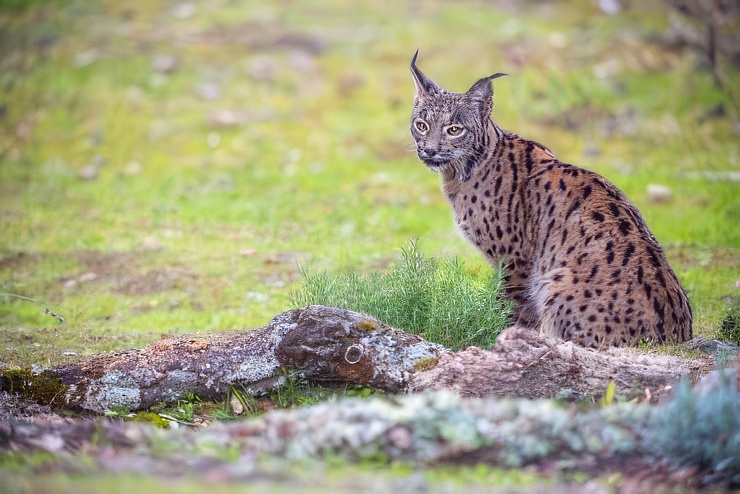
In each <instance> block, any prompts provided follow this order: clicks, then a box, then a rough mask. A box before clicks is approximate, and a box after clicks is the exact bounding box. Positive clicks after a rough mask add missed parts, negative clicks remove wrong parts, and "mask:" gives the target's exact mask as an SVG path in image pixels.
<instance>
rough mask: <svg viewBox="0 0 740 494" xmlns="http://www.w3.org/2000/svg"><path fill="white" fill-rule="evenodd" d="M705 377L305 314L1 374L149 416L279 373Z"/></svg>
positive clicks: (426, 378) (559, 350)
mask: <svg viewBox="0 0 740 494" xmlns="http://www.w3.org/2000/svg"><path fill="white" fill-rule="evenodd" d="M709 367H710V366H709V361H708V360H707V359H701V360H691V359H685V358H680V357H674V356H666V355H653V354H646V353H642V352H639V351H637V350H634V349H632V350H624V349H610V350H607V351H603V352H598V351H594V350H589V349H585V348H581V347H578V346H575V345H573V344H572V343H568V342H556V341H549V340H546V339H543V338H542V337H541V336H540V335H538V334H536V333H535V332H532V331H529V330H521V329H516V328H512V329H509V330H507V331H505V332H504V333H502V335H501V336H500V337H499V340H498V342H497V343H496V346H495V347H494V348H493V350H491V351H487V350H482V349H479V348H474V347H471V348H469V349H467V350H464V351H461V352H457V353H452V352H450V351H449V350H447V349H445V348H444V347H442V346H440V345H437V344H434V343H431V342H428V341H426V340H424V339H423V338H421V337H419V336H416V335H412V334H409V333H406V332H404V331H401V330H399V329H395V328H392V327H389V326H387V325H384V324H383V323H380V322H378V321H376V320H375V319H372V318H370V317H368V316H366V315H363V314H359V313H356V312H351V311H348V310H343V309H336V308H331V307H323V306H309V307H306V308H302V309H293V310H290V311H287V312H284V313H282V314H280V315H278V316H276V317H275V318H274V319H273V320H272V321H270V322H269V323H268V324H267V325H266V326H264V327H262V328H259V329H256V330H252V331H232V332H227V333H219V334H213V335H208V336H204V337H175V338H166V339H163V340H160V341H157V342H155V343H152V344H150V345H148V346H147V347H145V348H144V349H141V350H137V349H131V350H125V351H121V352H116V353H111V354H105V355H96V356H92V357H89V358H86V359H83V360H81V361H80V362H76V363H73V364H66V365H62V366H59V367H56V368H52V369H49V370H46V371H43V372H42V373H29V374H26V375H19V374H18V373H17V371H14V372H15V374H14V373H13V372H11V371H9V370H8V369H2V370H0V376H2V389H3V390H4V391H12V392H21V394H23V395H25V396H26V397H30V398H32V399H34V400H35V401H37V402H39V403H41V404H44V405H51V406H52V407H54V408H63V409H71V410H86V411H92V412H96V413H103V412H105V411H106V410H108V409H111V408H116V407H118V408H125V409H129V410H140V409H146V408H148V407H150V406H152V405H154V404H156V403H161V402H174V401H177V400H178V399H181V398H183V397H184V396H185V393H188V392H189V393H193V394H195V395H197V396H199V397H200V398H203V399H213V398H218V397H220V396H223V395H224V394H225V393H226V392H228V390H229V388H230V386H232V385H239V386H240V387H241V388H242V389H245V390H247V391H248V392H251V393H259V392H261V391H265V390H268V389H271V388H273V387H275V386H278V385H279V384H280V383H281V380H284V379H285V373H286V372H296V373H298V375H299V376H300V377H302V378H305V379H307V380H311V381H315V382H319V383H349V384H358V385H363V386H368V387H372V388H375V389H379V390H384V391H388V392H392V393H398V392H408V391H423V390H427V389H434V390H438V389H447V390H452V391H455V392H456V393H458V394H460V395H462V396H475V397H485V396H495V397H502V396H519V397H526V398H549V397H553V396H558V395H559V396H564V395H565V394H567V393H571V394H572V396H575V397H576V398H581V397H589V396H600V395H601V394H603V393H604V391H605V389H606V388H607V386H608V385H609V383H610V382H611V381H614V382H615V384H616V392H617V393H619V394H621V395H628V394H635V391H636V390H637V391H639V392H640V393H645V394H646V396H647V398H649V399H652V400H655V399H657V397H658V396H659V395H660V393H661V392H662V391H664V390H665V389H667V388H669V387H670V386H672V385H673V384H675V383H676V381H678V379H680V378H681V376H684V375H687V374H701V373H704V372H706V371H707V370H709ZM19 376H20V377H19ZM646 389H647V391H645V390H646Z"/></svg>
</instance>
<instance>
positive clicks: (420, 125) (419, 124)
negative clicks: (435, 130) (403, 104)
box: [414, 120, 429, 134]
mask: <svg viewBox="0 0 740 494" xmlns="http://www.w3.org/2000/svg"><path fill="white" fill-rule="evenodd" d="M414 127H416V130H418V131H419V132H421V133H422V134H426V133H427V131H428V130H429V125H428V124H427V123H426V122H425V121H424V120H415V121H414Z"/></svg>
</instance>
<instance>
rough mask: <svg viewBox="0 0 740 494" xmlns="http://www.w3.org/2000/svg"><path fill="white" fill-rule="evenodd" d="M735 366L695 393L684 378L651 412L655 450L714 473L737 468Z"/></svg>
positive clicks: (739, 437) (739, 403) (739, 413)
mask: <svg viewBox="0 0 740 494" xmlns="http://www.w3.org/2000/svg"><path fill="white" fill-rule="evenodd" d="M736 372H737V370H725V371H722V373H721V374H720V382H719V383H718V384H717V385H715V386H714V387H713V388H712V389H711V390H710V391H709V392H708V393H706V394H705V395H704V396H701V397H699V396H698V395H697V393H696V392H694V391H693V390H692V389H691V386H690V384H689V382H688V381H687V380H683V381H682V382H681V383H679V385H678V386H677V388H676V394H675V396H674V398H673V400H672V401H671V402H670V403H668V404H667V405H665V406H663V407H661V408H662V409H661V410H660V412H659V413H656V414H655V415H654V418H653V420H652V422H651V429H652V432H653V435H654V437H655V441H654V445H655V447H656V448H657V450H658V451H659V452H660V453H661V454H663V455H665V456H666V457H668V458H671V459H672V460H673V461H674V462H675V463H676V464H677V465H679V466H686V467H690V466H697V467H699V468H702V469H711V470H714V471H715V472H717V473H718V474H722V473H727V474H728V475H731V472H737V471H738V469H740V394H739V393H738V389H737V376H736Z"/></svg>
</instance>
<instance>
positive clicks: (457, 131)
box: [445, 124, 465, 137]
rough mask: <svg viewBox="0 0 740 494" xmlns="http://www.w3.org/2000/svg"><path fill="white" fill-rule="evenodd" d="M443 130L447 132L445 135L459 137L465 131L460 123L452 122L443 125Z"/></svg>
mask: <svg viewBox="0 0 740 494" xmlns="http://www.w3.org/2000/svg"><path fill="white" fill-rule="evenodd" d="M445 132H447V135H449V136H450V137H460V136H461V135H463V134H464V133H465V127H463V126H462V125H457V124H452V125H448V126H447V127H445Z"/></svg>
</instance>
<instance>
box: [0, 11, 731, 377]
mask: <svg viewBox="0 0 740 494" xmlns="http://www.w3.org/2000/svg"><path fill="white" fill-rule="evenodd" d="M679 3H680V2H678V1H674V2H673V4H676V5H677V4H679ZM706 3H707V7H706V10H702V9H704V7H703V5H704V4H703V3H702V2H699V3H696V2H690V3H688V4H687V5H689V7H686V8H683V9H682V8H681V5H678V7H676V5H673V6H671V5H669V4H668V2H662V1H658V0H650V1H646V2H637V1H632V2H630V1H624V0H622V1H616V0H612V1H608V0H601V1H588V0H573V1H567V2H565V1H564V2H551V1H527V2H515V1H507V0H501V1H487V2H485V1H465V2H422V1H397V2H364V1H363V2H353V1H345V0H320V1H319V0H312V1H297V0H282V1H273V2H258V1H242V2H238V1H229V0H204V1H201V2H173V1H165V2H138V1H132V0H123V1H101V0H86V1H75V0H70V1H61V0H60V1H53V2H42V1H35V2H34V1H20V0H14V1H13V0H11V1H8V0H4V1H0V361H3V362H6V363H9V364H14V365H23V364H28V363H40V364H49V363H55V362H59V361H60V360H63V359H67V358H77V357H78V356H79V355H82V354H88V353H93V352H98V351H103V350H112V349H121V348H127V347H132V346H142V345H144V344H146V343H148V342H150V341H153V340H155V339H158V338H160V337H161V336H162V335H169V334H174V333H180V332H196V331H223V330H230V329H236V328H252V327H257V326H261V325H262V324H264V323H265V322H266V321H267V320H269V319H270V318H271V317H272V316H273V315H275V314H277V313H279V312H281V311H283V310H286V309H288V308H290V301H289V297H288V294H289V291H290V289H291V287H293V286H295V284H296V283H299V282H300V268H303V269H305V270H307V271H309V272H319V271H324V270H332V269H337V268H341V267H351V268H354V269H360V270H377V269H385V268H387V267H388V266H390V265H391V264H392V262H393V261H394V260H395V259H397V258H398V252H399V248H400V247H401V246H402V245H404V244H405V243H406V241H407V240H408V239H409V238H413V237H419V239H420V242H419V243H420V246H421V249H422V251H424V253H425V254H426V255H431V256H436V257H455V256H459V257H462V258H464V259H465V260H466V262H468V263H469V264H472V265H473V266H480V269H489V268H488V267H487V266H485V263H484V261H483V259H482V257H481V256H480V255H479V254H478V253H477V252H475V250H474V249H473V248H472V247H471V246H469V245H468V244H467V243H466V242H465V241H463V240H462V239H461V238H460V237H459V236H458V234H457V233H456V231H455V229H454V227H453V225H452V218H451V212H450V209H449V206H448V204H447V203H446V201H445V199H444V198H443V197H442V195H441V193H440V192H439V182H438V177H437V176H435V175H434V174H432V173H430V172H428V171H427V170H426V169H425V168H424V166H423V165H421V163H420V162H418V160H417V158H416V156H415V154H414V152H413V147H412V144H413V143H412V140H411V137H410V135H409V132H408V119H409V112H410V108H411V103H412V97H413V84H412V82H411V78H410V74H409V70H408V64H409V61H410V59H411V56H412V55H413V53H414V51H415V50H416V49H417V48H418V49H420V57H419V61H418V64H419V66H420V67H421V68H422V70H423V71H424V72H425V73H426V74H427V75H429V76H430V77H431V78H432V79H434V80H435V81H436V82H437V83H439V84H440V85H442V86H443V87H445V88H447V89H450V90H453V91H465V90H467V89H468V87H469V86H470V85H471V84H472V83H473V82H475V81H476V80H477V79H479V78H480V77H483V76H486V75H489V74H491V73H494V72H499V71H501V72H506V73H508V74H509V77H506V78H502V79H498V80H497V81H496V84H495V90H496V95H495V109H494V119H495V120H496V122H497V123H498V124H499V125H501V126H502V127H503V128H505V129H508V130H510V131H512V132H515V133H518V134H521V135H523V136H525V137H528V138H531V139H534V140H536V141H539V142H541V143H543V144H545V145H546V146H548V147H550V148H551V149H552V150H553V151H554V152H555V153H556V154H557V155H558V157H559V158H560V159H561V160H562V161H565V162H569V163H573V164H576V165H579V166H582V167H585V168H588V169H591V170H594V171H596V172H598V173H601V174H602V175H604V176H606V177H607V178H608V179H609V180H611V181H612V182H614V183H615V184H617V185H618V186H619V187H620V188H622V189H623V190H624V191H625V192H626V193H627V194H628V195H629V196H630V197H631V198H632V199H633V201H634V202H635V203H636V204H637V205H638V207H639V208H640V209H641V211H642V212H643V214H644V216H645V218H646V220H647V222H648V224H649V226H650V228H651V229H652V231H653V232H654V233H655V235H656V236H657V238H658V240H659V241H660V242H661V244H662V245H663V246H664V247H665V249H666V252H667V255H668V258H669V260H670V262H671V264H672V266H673V267H674V269H675V271H676V272H677V274H678V276H679V278H680V279H681V281H682V283H683V284H684V286H685V287H686V288H687V290H688V291H689V293H690V297H691V301H692V305H693V307H694V314H695V333H696V334H701V335H704V336H708V337H711V336H713V335H715V334H716V331H717V328H718V325H719V321H720V320H721V318H722V317H723V315H724V312H725V310H726V307H727V306H728V305H729V304H730V303H732V301H733V300H736V299H737V297H738V295H739V294H740V288H738V283H740V282H739V281H738V280H740V146H739V145H738V140H739V137H740V118H739V116H738V101H739V99H740V96H739V94H740V91H739V89H738V88H740V77H739V76H738V66H740V55H739V54H738V51H740V48H738V46H740V43H738V39H739V38H738V33H739V32H740V29H739V28H738V17H737V11H736V10H733V8H735V9H737V6H735V7H733V6H732V5H731V4H730V3H728V2H706ZM725 3H727V4H728V5H729V7H727V8H726V6H725ZM692 5H693V7H692ZM684 7H685V6H684ZM692 9H693V10H692ZM697 9H698V10H697ZM711 9H714V10H712V11H710V10H711ZM708 33H713V37H712V39H713V40H714V43H708V42H707V40H708V39H709V37H708ZM27 298H30V299H34V300H35V301H31V300H28V299H27ZM46 308H48V309H49V310H50V311H51V312H54V313H55V314H58V315H59V316H61V317H63V318H64V323H63V324H62V323H60V322H59V321H58V319H57V318H55V317H53V315H52V314H49V313H46V312H45V309H46Z"/></svg>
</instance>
